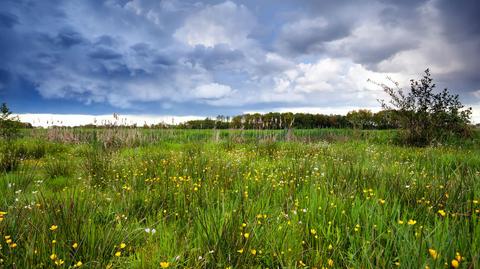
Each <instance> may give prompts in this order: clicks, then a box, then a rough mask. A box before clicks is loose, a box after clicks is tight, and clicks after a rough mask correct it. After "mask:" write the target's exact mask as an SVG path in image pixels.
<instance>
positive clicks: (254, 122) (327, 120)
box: [178, 109, 399, 130]
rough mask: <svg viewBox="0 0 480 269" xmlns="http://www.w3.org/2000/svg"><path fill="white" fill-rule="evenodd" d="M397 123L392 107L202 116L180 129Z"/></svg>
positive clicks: (383, 125)
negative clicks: (327, 112)
mask: <svg viewBox="0 0 480 269" xmlns="http://www.w3.org/2000/svg"><path fill="white" fill-rule="evenodd" d="M398 127H399V125H398V123H397V122H396V121H395V119H394V117H393V115H392V111H389V110H383V111H380V112H377V113H373V112H372V111H370V110H366V109H360V110H354V111H350V112H348V114H347V115H325V114H310V113H291V112H286V113H276V112H270V113H266V114H260V113H254V114H243V115H238V116H234V117H227V116H222V115H220V116H217V117H216V118H206V119H204V120H191V121H187V122H185V123H182V124H179V125H178V128H181V129H257V130H263V129H270V130H272V129H273V130H275V129H277V130H278V129H291V128H294V129H314V128H356V129H395V128H398Z"/></svg>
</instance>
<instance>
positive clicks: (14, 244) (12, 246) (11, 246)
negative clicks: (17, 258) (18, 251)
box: [9, 243, 17, 248]
mask: <svg viewBox="0 0 480 269" xmlns="http://www.w3.org/2000/svg"><path fill="white" fill-rule="evenodd" d="M9 247H10V248H16V247H17V243H13V244H11V245H9Z"/></svg>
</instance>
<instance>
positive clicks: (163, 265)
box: [160, 262, 170, 268]
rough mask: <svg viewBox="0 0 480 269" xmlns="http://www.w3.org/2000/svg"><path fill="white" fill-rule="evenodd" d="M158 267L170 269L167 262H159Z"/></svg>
mask: <svg viewBox="0 0 480 269" xmlns="http://www.w3.org/2000/svg"><path fill="white" fill-rule="evenodd" d="M160 267H162V268H168V267H170V263H169V262H160Z"/></svg>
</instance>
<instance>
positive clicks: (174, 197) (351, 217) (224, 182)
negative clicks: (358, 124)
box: [0, 130, 480, 268]
mask: <svg viewBox="0 0 480 269" xmlns="http://www.w3.org/2000/svg"><path fill="white" fill-rule="evenodd" d="M168 131H169V130H167V131H166V132H165V133H161V134H157V133H154V134H153V133H152V132H150V130H148V131H142V132H145V134H146V135H147V136H149V135H151V136H150V138H148V139H145V140H142V139H144V138H142V137H141V136H139V137H140V138H139V139H140V140H141V141H140V142H136V143H133V144H130V143H129V142H128V143H126V142H122V143H121V145H120V146H118V145H117V144H115V145H114V144H109V143H104V140H102V138H101V136H99V137H97V138H96V139H91V140H89V141H88V142H89V143H81V142H73V143H72V142H71V141H65V142H60V141H57V142H46V141H43V142H42V143H45V145H48V146H46V148H47V149H46V150H45V154H44V155H43V156H41V157H39V158H37V157H34V156H33V155H28V156H29V157H26V158H25V159H22V160H20V164H19V167H18V168H17V170H13V171H10V172H3V173H2V174H1V176H0V197H1V198H0V211H3V212H5V213H6V214H3V213H2V214H3V215H2V217H0V220H1V222H0V235H1V238H0V244H1V246H2V248H1V249H0V262H1V263H0V267H4V268H54V267H59V268H73V267H75V266H76V265H79V262H81V264H82V265H81V266H82V267H86V268H160V267H161V266H162V265H163V266H167V265H168V267H170V268H185V267H189V268H229V267H231V268H322V267H329V268H330V267H332V268H395V267H399V268H426V266H428V267H429V268H445V267H450V266H451V262H452V260H454V259H457V260H460V267H461V268H476V267H478V266H480V264H479V259H480V257H479V253H480V226H479V216H480V204H479V201H480V181H479V178H480V172H479V171H480V154H479V153H480V151H479V149H478V148H476V147H474V146H468V145H467V146H463V147H461V148H459V147H452V146H440V147H428V148H410V147H399V146H395V145H394V144H392V143H391V142H390V141H391V140H390V139H391V138H392V134H391V133H390V132H389V131H386V132H355V131H352V130H320V131H319V130H295V131H294V133H293V135H294V136H295V138H294V139H292V140H290V141H285V139H284V137H285V131H264V132H260V131H254V130H253V131H230V132H229V131H220V133H219V134H218V136H217V135H214V133H213V132H210V131H196V130H191V131H183V130H180V131H178V132H177V131H175V132H171V133H169V132H168ZM85 132H86V133H88V131H85ZM155 136H156V138H152V137H155ZM160 136H161V138H159V137H160ZM36 137H37V138H36V139H39V138H38V136H36ZM30 139H32V138H30ZM26 141H30V140H29V138H26ZM142 141H143V142H142ZM305 142H309V143H305ZM27 143H28V142H27ZM53 148H56V149H58V150H52V149H53ZM67 167H69V169H68V170H66V169H67ZM64 170H66V171H68V173H62V171H64ZM7 238H8V239H7ZM7 241H8V242H7ZM14 244H15V245H14ZM429 249H430V250H434V251H435V252H436V253H437V254H438V255H436V256H435V255H431V251H429ZM457 252H458V254H459V255H460V256H461V258H460V257H458V255H457ZM434 256H435V257H434Z"/></svg>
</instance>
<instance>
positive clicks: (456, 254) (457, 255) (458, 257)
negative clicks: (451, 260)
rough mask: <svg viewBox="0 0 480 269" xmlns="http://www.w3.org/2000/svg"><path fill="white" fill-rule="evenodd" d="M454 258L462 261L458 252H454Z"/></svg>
mask: <svg viewBox="0 0 480 269" xmlns="http://www.w3.org/2000/svg"><path fill="white" fill-rule="evenodd" d="M455 259H456V260H457V261H459V262H461V261H462V259H463V257H462V256H461V255H460V252H456V253H455Z"/></svg>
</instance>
